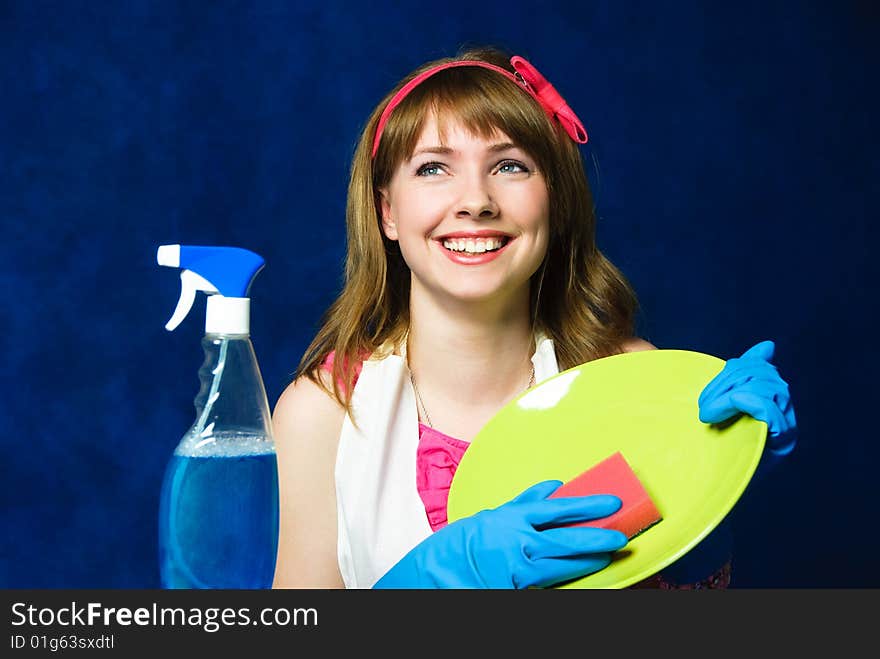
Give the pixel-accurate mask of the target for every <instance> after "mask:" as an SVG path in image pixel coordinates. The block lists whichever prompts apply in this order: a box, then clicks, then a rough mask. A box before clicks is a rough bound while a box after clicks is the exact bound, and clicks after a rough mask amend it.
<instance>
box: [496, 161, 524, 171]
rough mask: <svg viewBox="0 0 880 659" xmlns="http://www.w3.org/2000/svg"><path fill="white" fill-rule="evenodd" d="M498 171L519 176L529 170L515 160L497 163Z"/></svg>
mask: <svg viewBox="0 0 880 659" xmlns="http://www.w3.org/2000/svg"><path fill="white" fill-rule="evenodd" d="M498 171H499V172H501V173H502V174H520V173H522V172H528V171H529V168H528V167H526V166H525V165H523V164H522V163H521V162H518V161H516V160H504V161H502V162H501V163H499V165H498Z"/></svg>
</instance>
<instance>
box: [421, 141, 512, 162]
mask: <svg viewBox="0 0 880 659" xmlns="http://www.w3.org/2000/svg"><path fill="white" fill-rule="evenodd" d="M518 148H519V147H518V146H517V145H516V144H514V143H513V142H499V143H497V144H493V145H492V146H490V147H489V148H488V149H487V150H488V151H489V152H490V153H498V152H499V151H507V150H508V149H518ZM423 153H439V154H442V155H450V154H453V153H455V149H453V148H451V147H448V146H427V147H425V148H423V149H419V150H418V151H415V152H414V153H413V154H412V156H410V158H409V159H410V160H412V159H413V158H415V157H416V156H418V155H421V154H423Z"/></svg>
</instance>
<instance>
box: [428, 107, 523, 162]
mask: <svg viewBox="0 0 880 659" xmlns="http://www.w3.org/2000/svg"><path fill="white" fill-rule="evenodd" d="M499 142H513V140H512V139H511V138H510V137H509V136H508V135H507V134H506V133H505V132H504V131H503V130H501V129H500V128H498V127H497V126H487V127H485V128H481V129H477V128H475V127H469V126H467V125H466V124H465V122H464V121H463V120H462V119H461V118H460V117H458V116H456V115H454V114H451V113H443V114H438V113H437V112H430V113H428V115H427V116H426V117H425V122H424V124H423V125H422V130H421V132H420V133H419V137H418V139H417V140H416V143H415V146H414V148H413V153H415V152H416V151H418V150H419V149H422V148H425V147H431V146H443V147H454V148H461V147H465V146H468V145H473V146H475V147H480V146H484V145H489V144H496V143H499Z"/></svg>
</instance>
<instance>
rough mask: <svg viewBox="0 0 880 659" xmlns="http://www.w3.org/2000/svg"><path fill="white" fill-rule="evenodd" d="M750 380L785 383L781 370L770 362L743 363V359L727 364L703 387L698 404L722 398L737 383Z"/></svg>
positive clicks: (751, 360)
mask: <svg viewBox="0 0 880 659" xmlns="http://www.w3.org/2000/svg"><path fill="white" fill-rule="evenodd" d="M749 379H766V380H774V379H776V380H779V381H781V382H784V380H782V378H781V377H779V370H778V369H777V368H776V366H774V365H773V364H771V363H769V362H766V361H763V360H755V359H749V360H746V361H743V360H742V359H733V360H731V361H730V362H728V363H727V365H726V366H725V367H724V369H723V370H722V371H721V372H720V373H719V374H718V375H716V376H715V377H714V378H713V379H712V380H711V381H710V382H709V383H708V384H707V385H706V386H705V387H703V391H701V392H700V396H699V398H698V399H697V403H699V404H700V405H702V404H703V403H705V402H706V400H708V399H711V398H714V397H715V396H720V395H721V394H723V393H724V392H725V391H726V390H728V389H730V388H731V387H733V386H736V384H737V383H741V382H747V381H748V380H749Z"/></svg>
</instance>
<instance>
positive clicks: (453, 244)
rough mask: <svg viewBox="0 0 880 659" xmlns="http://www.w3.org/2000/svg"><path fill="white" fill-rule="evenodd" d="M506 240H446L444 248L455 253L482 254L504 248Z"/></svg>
mask: <svg viewBox="0 0 880 659" xmlns="http://www.w3.org/2000/svg"><path fill="white" fill-rule="evenodd" d="M505 240H506V239H504V238H476V239H474V238H453V239H452V240H444V241H443V246H444V247H445V248H446V249H449V250H452V251H453V252H467V253H468V254H482V253H483V252H491V251H493V250H496V249H500V248H501V247H503V246H504V243H505Z"/></svg>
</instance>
